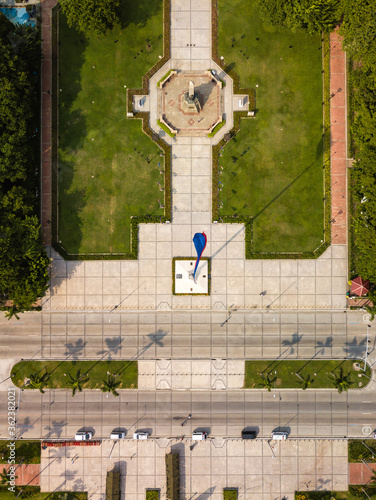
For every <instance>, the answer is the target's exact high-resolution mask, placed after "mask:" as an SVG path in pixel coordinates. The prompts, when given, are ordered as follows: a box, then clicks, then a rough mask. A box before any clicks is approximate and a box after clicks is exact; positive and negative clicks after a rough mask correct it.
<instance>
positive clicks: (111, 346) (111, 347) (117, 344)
mask: <svg viewBox="0 0 376 500" xmlns="http://www.w3.org/2000/svg"><path fill="white" fill-rule="evenodd" d="M122 342H123V339H122V338H121V337H120V336H117V337H107V338H106V339H105V343H106V346H107V349H105V350H102V351H98V353H97V354H101V355H102V357H105V356H107V355H108V361H111V360H112V355H114V356H116V354H118V353H121V343H122Z"/></svg>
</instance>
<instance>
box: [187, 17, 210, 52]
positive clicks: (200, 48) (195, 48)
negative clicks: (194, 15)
mask: <svg viewBox="0 0 376 500" xmlns="http://www.w3.org/2000/svg"><path fill="white" fill-rule="evenodd" d="M199 24H200V22H199ZM192 40H193V42H194V39H193V38H192ZM210 58H211V47H192V48H191V59H192V60H195V59H198V60H202V59H210Z"/></svg>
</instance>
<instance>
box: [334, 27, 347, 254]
mask: <svg viewBox="0 0 376 500" xmlns="http://www.w3.org/2000/svg"><path fill="white" fill-rule="evenodd" d="M330 94H331V96H332V97H331V99H330V104H331V105H330V121H331V156H332V175H331V183H332V244H333V245H336V244H337V245H345V244H346V243H347V172H346V163H347V162H346V158H347V140H346V139H347V137H346V134H347V127H346V113H347V111H346V55H345V53H344V52H343V50H342V39H341V38H340V37H339V36H338V30H336V31H335V32H334V33H332V34H331V35H330ZM333 94H334V95H333Z"/></svg>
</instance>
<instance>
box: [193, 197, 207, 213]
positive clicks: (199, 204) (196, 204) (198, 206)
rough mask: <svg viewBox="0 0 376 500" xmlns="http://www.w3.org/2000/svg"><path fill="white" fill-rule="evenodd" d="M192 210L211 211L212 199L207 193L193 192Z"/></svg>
mask: <svg viewBox="0 0 376 500" xmlns="http://www.w3.org/2000/svg"><path fill="white" fill-rule="evenodd" d="M190 196H191V199H192V211H193V212H209V211H210V210H211V199H210V196H208V194H207V193H192V195H190Z"/></svg>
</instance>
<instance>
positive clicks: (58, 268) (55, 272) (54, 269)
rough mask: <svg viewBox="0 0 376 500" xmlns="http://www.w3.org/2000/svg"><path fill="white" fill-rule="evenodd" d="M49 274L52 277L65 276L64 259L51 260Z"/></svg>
mask: <svg viewBox="0 0 376 500" xmlns="http://www.w3.org/2000/svg"><path fill="white" fill-rule="evenodd" d="M51 276H52V277H54V278H65V277H66V276H67V266H66V262H65V260H60V259H59V260H53V261H52V263H51Z"/></svg>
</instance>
